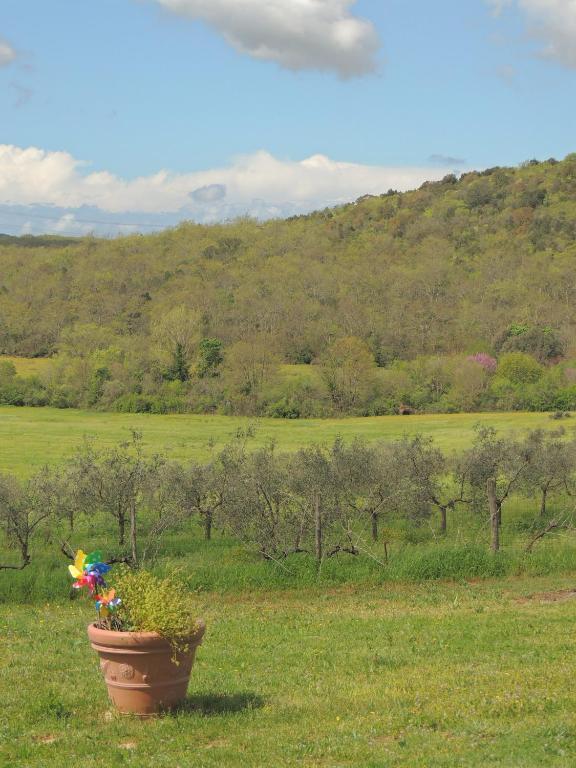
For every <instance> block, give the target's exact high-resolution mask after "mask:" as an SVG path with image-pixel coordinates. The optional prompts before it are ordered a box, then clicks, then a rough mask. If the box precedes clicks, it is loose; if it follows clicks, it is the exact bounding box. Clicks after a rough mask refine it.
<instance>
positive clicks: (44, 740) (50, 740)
mask: <svg viewBox="0 0 576 768" xmlns="http://www.w3.org/2000/svg"><path fill="white" fill-rule="evenodd" d="M36 741H37V742H38V744H54V742H55V741H58V736H54V734H52V733H46V734H44V735H43V736H37V737H36Z"/></svg>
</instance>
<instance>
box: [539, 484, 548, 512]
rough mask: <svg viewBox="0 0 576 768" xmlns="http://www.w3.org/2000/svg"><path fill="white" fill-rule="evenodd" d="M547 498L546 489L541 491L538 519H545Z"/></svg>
mask: <svg viewBox="0 0 576 768" xmlns="http://www.w3.org/2000/svg"><path fill="white" fill-rule="evenodd" d="M547 496H548V488H543V489H542V501H541V503H540V517H546V497H547Z"/></svg>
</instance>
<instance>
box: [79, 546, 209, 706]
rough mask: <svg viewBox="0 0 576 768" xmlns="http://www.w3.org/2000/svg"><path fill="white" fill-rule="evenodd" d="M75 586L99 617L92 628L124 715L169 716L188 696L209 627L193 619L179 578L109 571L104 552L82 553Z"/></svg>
mask: <svg viewBox="0 0 576 768" xmlns="http://www.w3.org/2000/svg"><path fill="white" fill-rule="evenodd" d="M69 570H70V573H71V575H72V576H73V577H74V579H75V582H74V585H73V586H74V587H76V588H82V587H87V588H88V590H89V592H90V594H91V596H92V598H93V599H94V605H95V608H96V611H97V620H96V621H94V622H93V623H91V624H90V625H89V626H88V637H89V639H90V643H91V645H92V648H94V650H95V651H97V653H98V655H99V656H100V668H101V669H102V672H103V673H104V678H105V680H106V685H107V686H108V695H109V697H110V699H111V700H112V702H113V703H114V705H115V706H116V707H117V709H118V710H119V711H120V712H124V713H132V714H137V715H141V716H146V715H152V714H155V713H157V712H159V711H161V710H164V709H170V708H171V707H174V706H175V705H177V704H178V703H179V702H181V701H182V700H183V699H184V698H185V697H186V691H187V689H188V682H189V680H190V673H191V670H192V665H193V663H194V658H195V655H196V650H197V648H198V646H199V645H200V643H201V642H202V638H203V636H204V631H205V624H204V622H203V621H202V620H200V619H197V618H196V617H195V616H194V615H193V605H192V602H191V600H190V595H189V592H188V591H187V590H186V589H185V588H183V585H182V584H180V583H179V582H178V581H177V580H176V579H174V578H163V579H161V578H159V577H157V576H154V575H153V574H151V573H149V572H148V571H145V570H137V571H132V570H130V569H129V568H127V567H125V566H124V567H122V568H119V569H118V571H117V572H116V573H115V574H114V577H113V588H109V586H108V584H107V583H106V580H105V578H104V576H105V575H106V574H108V572H109V571H110V566H109V565H107V564H106V563H104V562H102V555H101V553H100V552H92V553H90V554H89V555H86V554H85V553H84V552H82V551H81V550H80V551H78V552H77V553H76V558H75V562H74V565H70V566H69Z"/></svg>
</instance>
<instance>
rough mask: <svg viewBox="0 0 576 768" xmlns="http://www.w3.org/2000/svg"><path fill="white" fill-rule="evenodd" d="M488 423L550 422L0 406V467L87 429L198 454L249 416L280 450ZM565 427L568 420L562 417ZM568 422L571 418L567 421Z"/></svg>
mask: <svg viewBox="0 0 576 768" xmlns="http://www.w3.org/2000/svg"><path fill="white" fill-rule="evenodd" d="M478 422H482V423H483V424H490V425H493V426H494V427H496V428H498V429H500V430H503V431H513V430H518V431H520V430H526V429H535V428H537V427H543V428H547V429H552V428H553V427H555V426H556V423H555V422H554V421H552V420H551V419H550V417H549V414H539V413H490V414H488V413H483V414H477V413H466V414H454V415H427V416H379V417H372V418H354V419H325V420H323V419H302V420H295V421H290V420H282V419H259V420H257V421H253V422H250V421H249V420H247V419H244V418H237V417H232V416H196V415H184V414H177V415H169V416H159V415H158V416H157V415H150V414H117V413H101V412H98V411H78V410H58V409H55V408H11V407H0V471H3V472H15V473H17V474H19V475H22V476H25V475H28V474H30V473H31V472H33V471H34V470H35V469H37V468H38V467H41V466H42V465H44V464H46V463H48V464H54V463H57V462H60V461H62V460H63V459H66V458H67V457H69V456H71V455H72V453H73V452H74V449H75V447H76V446H78V445H79V444H80V443H81V442H82V440H83V438H84V436H86V435H94V436H96V437H97V438H98V440H99V441H100V442H101V444H102V445H112V444H114V443H117V442H119V441H121V440H123V439H127V438H129V436H130V430H131V429H136V430H138V431H140V432H142V433H143V435H144V444H145V446H146V448H147V450H148V451H150V452H153V451H165V452H166V453H167V454H168V455H170V456H171V457H173V458H175V459H185V458H188V457H194V458H199V459H202V458H206V457H207V456H208V455H209V453H210V442H211V441H214V442H215V443H216V445H217V446H218V445H220V446H222V445H223V444H224V443H225V442H226V441H228V440H230V439H231V438H232V437H233V436H234V434H235V433H236V432H237V431H238V429H242V428H246V427H247V426H248V425H249V424H250V423H252V424H253V425H254V426H255V427H256V437H255V439H254V441H253V442H254V445H259V444H262V443H264V442H265V441H267V440H270V439H274V440H275V441H276V442H277V444H278V446H279V448H281V449H283V450H296V449H297V448H299V447H300V446H302V445H306V444H310V443H323V442H329V441H332V440H333V439H334V438H335V437H337V436H339V435H341V436H342V437H344V438H346V439H352V438H354V437H355V436H362V437H365V438H366V439H367V440H392V439H394V438H398V437H401V436H402V435H403V434H414V433H416V432H423V433H425V434H428V435H432V436H433V437H434V438H435V439H436V440H437V442H438V445H439V446H440V447H442V448H444V449H446V450H460V449H462V448H464V447H466V446H467V445H469V444H470V441H471V439H472V437H473V431H474V425H475V424H476V423H478ZM566 425H567V428H568V429H569V430H572V429H573V427H572V423H571V422H570V421H568V422H566ZM575 426H576V424H575Z"/></svg>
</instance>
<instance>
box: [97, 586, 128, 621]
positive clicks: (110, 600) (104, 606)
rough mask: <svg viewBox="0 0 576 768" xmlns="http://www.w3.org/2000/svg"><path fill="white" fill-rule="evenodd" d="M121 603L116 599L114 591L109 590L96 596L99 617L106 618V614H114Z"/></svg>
mask: <svg viewBox="0 0 576 768" xmlns="http://www.w3.org/2000/svg"><path fill="white" fill-rule="evenodd" d="M121 602H122V601H121V600H120V598H119V597H116V590H115V589H110V590H109V591H108V592H104V593H103V594H101V595H96V603H95V605H96V610H97V611H98V613H99V614H100V615H102V616H108V614H110V613H114V611H115V610H116V608H118V606H119V605H120V603H121Z"/></svg>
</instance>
